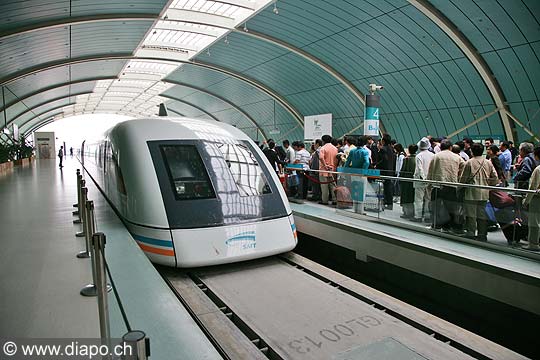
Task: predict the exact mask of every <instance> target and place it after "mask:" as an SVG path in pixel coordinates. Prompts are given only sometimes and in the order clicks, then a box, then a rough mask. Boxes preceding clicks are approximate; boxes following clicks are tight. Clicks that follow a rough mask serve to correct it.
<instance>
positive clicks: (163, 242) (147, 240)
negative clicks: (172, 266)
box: [131, 234, 173, 248]
mask: <svg viewBox="0 0 540 360" xmlns="http://www.w3.org/2000/svg"><path fill="white" fill-rule="evenodd" d="M131 235H132V236H133V238H134V239H135V240H137V241H140V242H143V243H146V244H150V245H157V246H164V247H170V248H172V247H173V243H172V241H170V240H159V239H152V238H149V237H146V236H141V235H136V234H131Z"/></svg>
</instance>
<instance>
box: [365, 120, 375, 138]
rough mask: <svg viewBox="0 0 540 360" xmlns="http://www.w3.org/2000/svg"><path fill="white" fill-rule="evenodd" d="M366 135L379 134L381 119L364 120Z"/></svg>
mask: <svg viewBox="0 0 540 360" xmlns="http://www.w3.org/2000/svg"><path fill="white" fill-rule="evenodd" d="M364 135H374V136H378V135H379V120H365V121H364Z"/></svg>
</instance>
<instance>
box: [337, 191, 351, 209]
mask: <svg viewBox="0 0 540 360" xmlns="http://www.w3.org/2000/svg"><path fill="white" fill-rule="evenodd" d="M334 192H335V194H336V207H337V208H338V209H350V208H351V207H352V197H351V191H350V190H349V188H348V187H346V186H338V187H336V188H335V189H334Z"/></svg>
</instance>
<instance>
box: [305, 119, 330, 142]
mask: <svg viewBox="0 0 540 360" xmlns="http://www.w3.org/2000/svg"><path fill="white" fill-rule="evenodd" d="M323 135H330V136H332V114H321V115H311V116H304V139H305V140H315V139H320V138H321V137H322V136H323Z"/></svg>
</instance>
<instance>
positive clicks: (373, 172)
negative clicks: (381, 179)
mask: <svg viewBox="0 0 540 360" xmlns="http://www.w3.org/2000/svg"><path fill="white" fill-rule="evenodd" d="M337 171H338V172H341V173H346V174H359V175H365V176H381V170H378V169H356V168H344V167H338V168H337Z"/></svg>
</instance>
